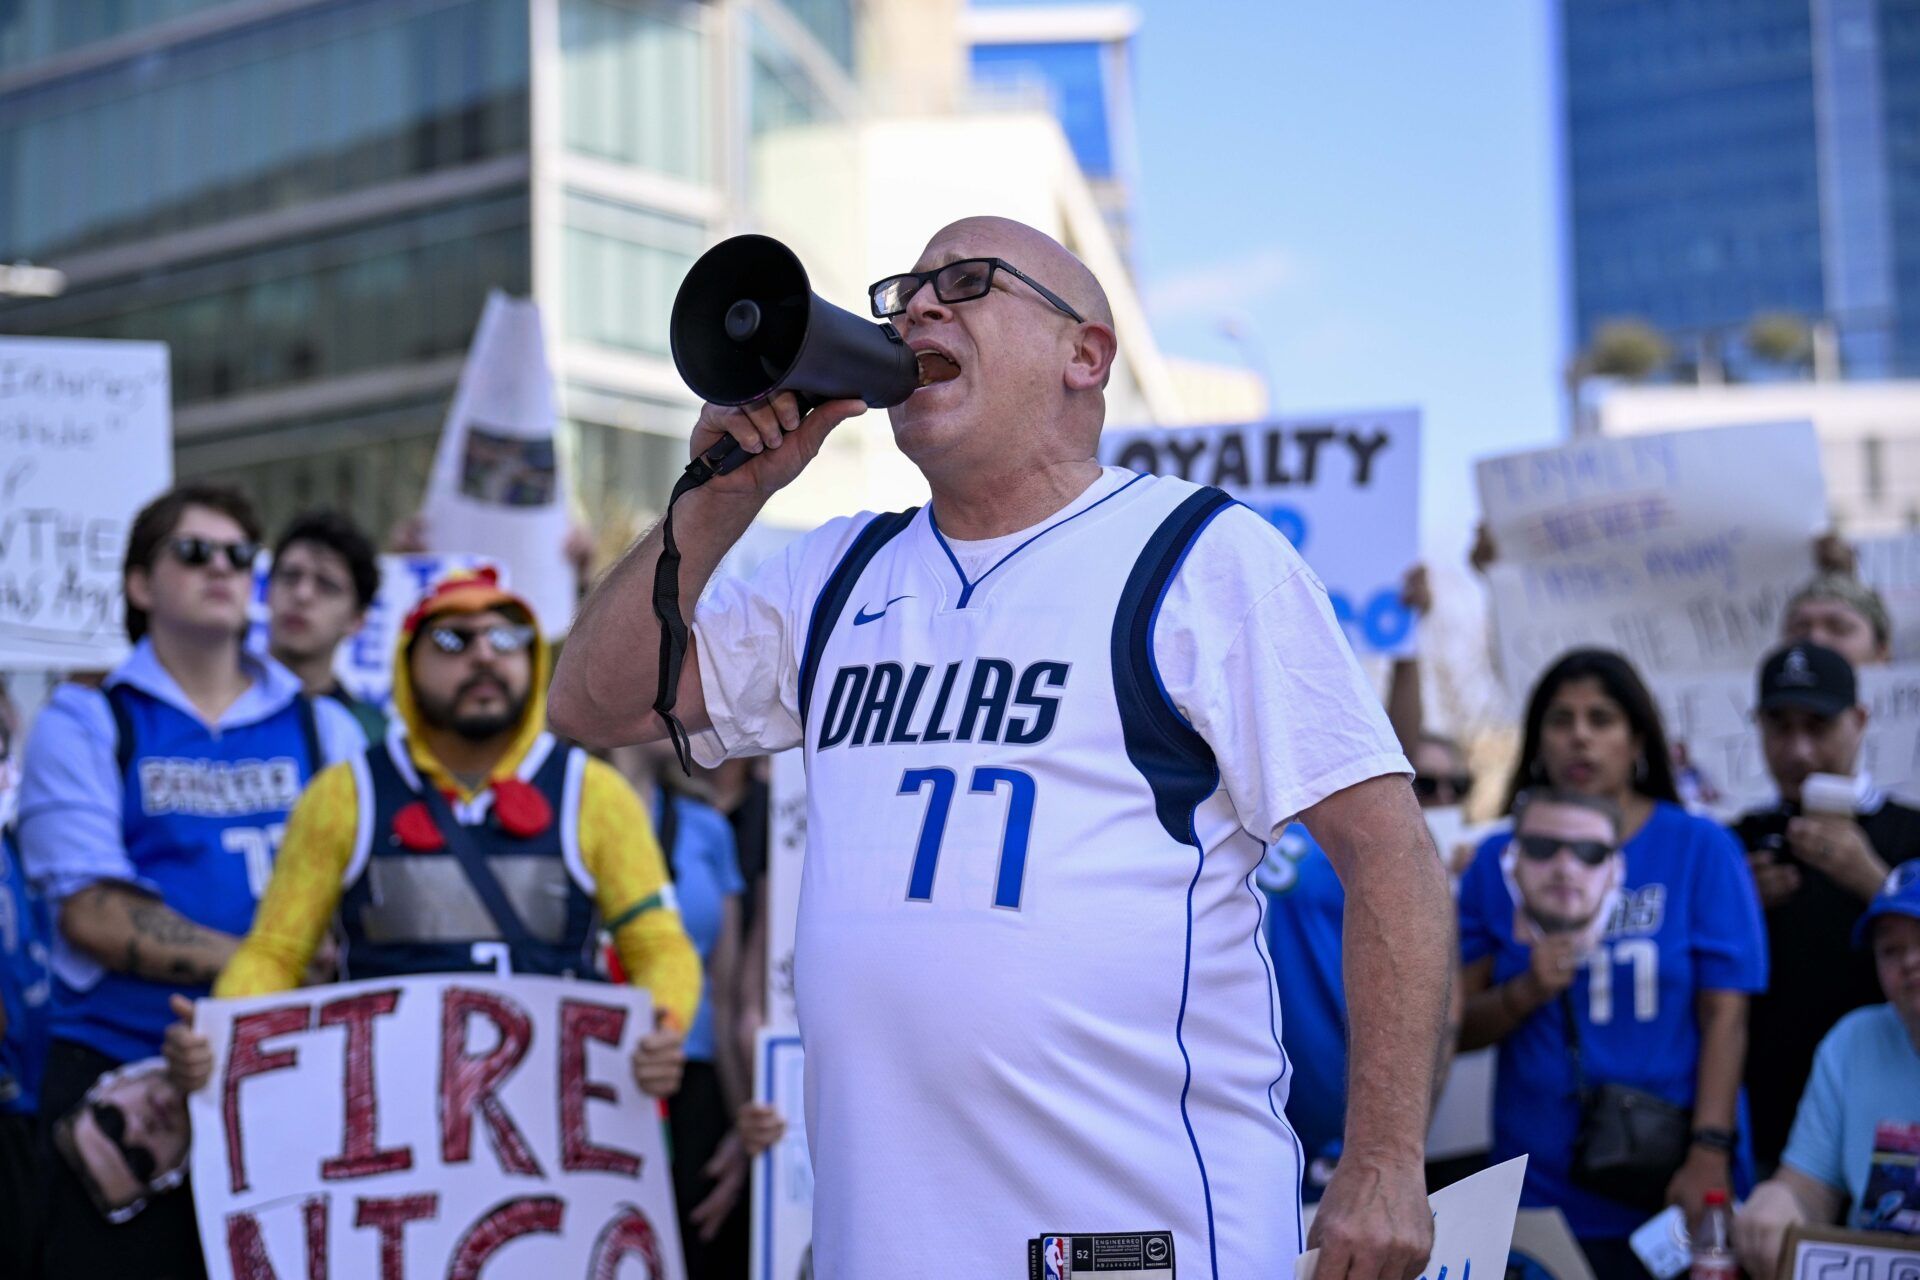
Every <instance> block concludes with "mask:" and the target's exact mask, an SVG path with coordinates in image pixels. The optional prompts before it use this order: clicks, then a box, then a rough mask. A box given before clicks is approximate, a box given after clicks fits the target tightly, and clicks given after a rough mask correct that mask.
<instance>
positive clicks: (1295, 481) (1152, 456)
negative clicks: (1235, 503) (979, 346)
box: [1100, 409, 1420, 654]
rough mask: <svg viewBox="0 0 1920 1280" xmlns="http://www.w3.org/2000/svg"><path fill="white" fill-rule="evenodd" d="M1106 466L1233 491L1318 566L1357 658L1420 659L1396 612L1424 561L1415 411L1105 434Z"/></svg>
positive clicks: (1407, 615) (1407, 616)
mask: <svg viewBox="0 0 1920 1280" xmlns="http://www.w3.org/2000/svg"><path fill="white" fill-rule="evenodd" d="M1100 455H1101V459H1102V460H1103V461H1105V462H1107V463H1110V464H1112V465H1114V466H1120V467H1126V468H1128V469H1130V470H1133V471H1147V472H1152V473H1153V474H1155V475H1163V476H1179V477H1180V478H1181V479H1183V480H1191V481H1193V482H1194V483H1195V484H1204V485H1214V486H1216V487H1218V488H1222V489H1225V490H1226V491H1227V492H1228V493H1230V494H1232V495H1233V496H1234V497H1236V498H1238V499H1240V500H1241V501H1242V502H1244V503H1246V504H1247V506H1249V507H1250V508H1252V509H1253V511H1254V512H1255V513H1257V514H1258V515H1259V516H1260V517H1261V518H1262V519H1264V520H1266V521H1268V522H1269V523H1271V524H1272V525H1273V527H1274V528H1276V529H1278V530H1279V531H1280V532H1281V533H1282V534H1283V535H1284V536H1285V537H1286V539H1287V541H1289V542H1291V543H1292V544H1293V546H1294V549H1295V550H1297V551H1298V552H1299V553H1300V554H1301V555H1302V556H1303V557H1304V558H1305V559H1306V562H1307V563H1308V564H1309V565H1311V566H1312V567H1313V570H1314V572H1315V573H1317V574H1318V575H1319V576H1320V579H1321V581H1322V582H1324V583H1326V586H1327V595H1328V597H1329V600H1330V602H1331V603H1332V605H1333V612H1334V615H1335V616H1336V617H1338V618H1339V619H1340V623H1341V625H1342V627H1344V628H1345V629H1346V633H1347V639H1348V640H1349V641H1350V642H1351V643H1352V644H1353V647H1354V648H1355V649H1356V650H1358V651H1359V652H1361V653H1384V654H1405V653H1409V652H1411V651H1412V649H1413V642H1414V619H1413V615H1412V613H1411V612H1410V611H1409V610H1407V609H1406V607H1405V606H1404V605H1402V604H1401V602H1400V581H1401V578H1402V576H1403V575H1404V574H1405V573H1406V571H1407V570H1408V569H1410V568H1412V567H1413V563H1414V560H1415V559H1416V558H1417V557H1418V555H1419V533H1420V415H1419V413H1418V412H1416V411H1414V410H1411V409H1395V410H1388V411H1385V412H1378V413H1343V414H1331V415H1323V416H1316V417H1310V418H1287V419H1282V420H1280V421H1277V422H1262V423H1248V424H1234V425H1228V426H1217V427H1170V428H1153V429H1149V430H1143V431H1109V432H1107V433H1106V434H1105V435H1104V436H1102V437H1101V440H1100Z"/></svg>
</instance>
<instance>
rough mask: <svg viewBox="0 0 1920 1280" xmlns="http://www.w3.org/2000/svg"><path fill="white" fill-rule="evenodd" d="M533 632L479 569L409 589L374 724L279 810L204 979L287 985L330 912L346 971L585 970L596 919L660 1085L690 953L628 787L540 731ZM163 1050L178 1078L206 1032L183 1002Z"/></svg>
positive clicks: (676, 1058) (673, 1046)
mask: <svg viewBox="0 0 1920 1280" xmlns="http://www.w3.org/2000/svg"><path fill="white" fill-rule="evenodd" d="M547 664H548V657H547V648H546V642H545V641H544V640H543V639H542V638H541V635H540V631H539V628H538V626H537V624H536V622H535V619H534V614H533V609H532V607H531V606H530V605H528V604H527V602H526V601H525V600H523V599H521V598H520V597H519V596H516V595H514V594H512V593H511V592H508V591H506V590H504V589H503V588H501V586H500V585H499V581H498V576H497V574H496V573H495V572H494V571H493V570H492V569H484V570H481V571H479V572H477V573H471V574H455V575H452V576H450V577H449V578H447V579H445V580H444V581H442V582H441V583H440V584H439V585H437V586H436V587H435V588H434V589H433V590H432V591H430V592H428V593H427V594H426V596H425V597H423V598H422V599H421V601H420V602H419V604H418V605H417V606H416V607H415V608H414V610H413V612H412V613H410V614H409V615H408V617H407V618H406V620H405V622H404V623H403V624H402V626H401V629H400V638H399V641H398V645H397V648H396V650H395V653H394V663H393V673H394V683H393V713H394V724H393V726H392V728H391V730H390V731H389V734H388V736H387V738H386V739H385V740H383V741H381V742H378V743H375V744H374V745H373V746H372V747H371V748H369V749H367V750H366V751H365V752H364V753H362V754H360V755H358V756H356V757H355V758H354V759H353V760H352V761H350V762H349V763H348V764H347V765H346V766H344V767H340V768H335V769H330V770H328V771H327V772H326V773H323V774H321V775H320V777H319V778H317V779H315V780H314V783H313V785H312V786H311V787H309V788H308V789H307V794H306V795H305V796H303V797H302V798H301V801H300V805H299V807H298V808H296V809H295V810H294V813H293V817H292V819H291V821H290V822H289V823H288V826H287V838H286V843H285V845H284V846H283V847H282V849H281V851H280V859H279V862H278V863H277V864H276V866H275V868H274V874H273V883H272V885H271V886H269V888H268V890H267V895H266V898H265V900H264V901H263V902H262V903H261V906H260V913H259V918H258V919H257V920H256V921H255V923H254V927H253V931H252V932H251V933H249V934H248V935H247V938H246V941H245V942H244V943H243V944H242V945H241V946H240V949H239V951H238V953H237V954H236V955H235V956H234V958H233V961H232V963H231V964H229V965H228V966H227V968H226V970H225V971H224V972H223V973H221V975H220V979H219V981H218V982H217V983H216V984H215V986H214V994H215V995H218V996H223V997H225V996H247V995H263V994H266V993H269V992H274V991H285V990H288V989H290V988H292V987H295V986H298V985H299V982H300V975H301V973H302V971H303V970H305V968H306V967H307V965H308V963H309V962H310V961H311V960H312V958H313V956H314V954H315V952H316V950H317V949H318V947H319V945H320V943H321V940H322V938H323V937H325V935H326V933H327V930H328V928H329V926H331V925H332V924H334V922H335V921H336V919H337V921H338V924H339V928H340V932H341V934H342V938H343V942H344V946H343V947H342V954H341V969H342V972H341V977H342V979H343V980H345V981H355V980H358V979H361V978H377V977H385V976H389V975H394V974H416V973H475V972H478V973H500V974H508V973H534V974H550V975H556V976H562V977H578V978H586V979H597V978H599V977H601V976H602V968H601V962H600V955H601V950H600V948H601V942H600V939H601V933H602V931H603V930H605V931H607V932H610V933H611V934H612V935H613V942H614V946H615V948H616V950H617V951H618V953H619V956H620V960H621V963H622V965H623V966H624V967H625V970H626V972H627V974H628V975H629V978H630V981H632V983H633V984H634V985H635V986H639V987H644V988H646V989H647V990H648V991H650V992H651V993H652V995H653V1000H654V1006H655V1009H656V1016H657V1022H658V1025H657V1027H656V1029H655V1030H654V1031H653V1032H651V1033H650V1034H649V1035H647V1036H645V1037H643V1038H642V1040H641V1042H640V1044H639V1046H638V1051H637V1053H636V1056H635V1058H634V1060H633V1063H632V1068H633V1073H634V1079H635V1080H636V1081H637V1082H638V1083H639V1085H640V1087H641V1088H642V1089H644V1090H646V1091H647V1092H649V1093H652V1094H655V1095H657V1096H666V1095H668V1094H671V1093H673V1092H674V1090H675V1089H676V1088H678V1086H679V1083H680V1073H681V1068H682V1066H683V1065H684V1053H683V1050H682V1042H683V1040H684V1038H685V1033H686V1029H687V1028H688V1027H690V1026H691V1025H692V1023H693V1016H694V1012H695V1009H696V1008H697V1006H698V1003H699V1000H700V981H701V979H700V960H699V956H698V954H697V953H696V952H695V951H694V949H693V944H692V943H691V942H689V941H688V939H687V935H686V931H685V929H684V928H683V927H682V926H681V922H680V913H679V910H678V908H677V906H676V904H675V900H674V896H673V890H672V887H671V884H670V883H669V881H668V879H667V876H666V869H665V864H664V863H663V862H662V860H661V856H660V849H659V845H658V844H657V843H656V842H655V840H654V837H653V830H652V825H651V824H650V823H649V822H648V821H647V817H646V813H645V811H644V810H643V809H642V808H641V805H640V801H639V798H638V797H637V796H635V795H634V793H633V789H632V788H631V787H629V786H628V785H627V783H626V781H625V779H623V778H622V777H621V776H620V775H619V773H617V772H616V771H615V770H614V769H613V768H612V766H610V765H608V764H606V763H605V762H604V761H600V760H596V759H593V758H592V757H590V756H589V755H587V753H586V752H585V751H583V750H581V749H580V748H578V747H575V746H573V745H571V744H569V743H565V742H561V741H559V740H558V739H556V738H555V737H554V736H553V735H552V734H550V733H548V732H547V729H546V706H545V698H544V696H543V690H544V689H545V687H546V673H547ZM179 1013H180V1015H181V1018H182V1021H181V1022H180V1023H177V1024H176V1025H175V1027H174V1028H173V1029H172V1030H171V1031H169V1033H168V1043H167V1056H168V1059H169V1060H170V1061H171V1062H173V1063H174V1065H175V1074H176V1075H177V1076H178V1077H180V1079H181V1080H182V1081H183V1082H185V1084H186V1085H187V1086H188V1087H189V1088H190V1089H192V1088H198V1087H199V1086H200V1085H201V1084H203V1083H204V1082H205V1080H206V1076H207V1073H208V1070H209V1068H210V1066H211V1061H212V1058H211V1052H210V1047H209V1046H208V1045H207V1042H206V1040H205V1039H204V1038H202V1037H200V1036H198V1035H197V1034H195V1033H194V1032H193V1031H192V1030H191V1028H190V1026H189V1025H188V1024H187V1022H186V1021H185V1019H187V1018H188V1017H190V1016H191V1013H192V1010H191V1009H190V1008H186V1007H182V1008H181V1009H180V1010H179Z"/></svg>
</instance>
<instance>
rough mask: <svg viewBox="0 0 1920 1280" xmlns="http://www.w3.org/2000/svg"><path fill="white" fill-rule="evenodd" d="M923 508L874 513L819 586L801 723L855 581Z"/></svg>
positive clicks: (803, 667) (804, 667)
mask: <svg viewBox="0 0 1920 1280" xmlns="http://www.w3.org/2000/svg"><path fill="white" fill-rule="evenodd" d="M919 510H920V508H918V507H908V508H907V509H906V510H905V511H890V512H888V513H886V514H885V515H878V516H875V517H874V518H873V519H872V520H870V521H868V522H867V527H866V528H864V529H862V530H861V531H860V532H859V534H858V535H857V536H856V537H855V538H854V540H853V545H852V546H850V547H848V548H847V553H846V554H845V555H843V556H841V557H840V563H839V564H837V565H835V566H834V567H833V572H832V573H830V574H828V575H827V581H826V584H825V585H824V586H822V587H821V588H820V597H819V599H817V600H816V601H814V605H813V616H812V617H811V618H810V619H808V622H807V647H806V649H805V650H804V651H803V652H802V654H801V658H800V723H801V724H802V725H804V724H806V722H807V708H808V707H809V706H810V705H811V704H812V702H813V681H814V677H815V676H817V675H818V674H819V673H820V658H821V655H822V654H824V653H825V652H826V648H827V639H828V637H830V636H831V635H832V634H833V627H834V624H835V623H836V622H838V621H839V620H840V615H841V614H842V613H845V612H846V609H847V599H848V597H850V596H851V595H852V594H853V587H854V584H855V583H857V582H858V581H859V580H860V575H861V574H862V573H863V572H865V571H866V567H867V565H868V564H869V563H870V562H871V561H872V560H873V557H874V556H875V555H877V554H879V551H880V548H881V547H884V546H885V545H886V544H887V543H889V542H891V541H892V540H893V539H894V538H895V537H896V536H897V535H899V534H900V533H901V532H902V531H903V530H904V529H905V528H906V527H907V526H908V525H909V524H911V523H913V517H914V514H915V513H916V512H918V511H919Z"/></svg>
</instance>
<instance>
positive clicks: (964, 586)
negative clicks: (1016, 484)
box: [927, 472, 1147, 609]
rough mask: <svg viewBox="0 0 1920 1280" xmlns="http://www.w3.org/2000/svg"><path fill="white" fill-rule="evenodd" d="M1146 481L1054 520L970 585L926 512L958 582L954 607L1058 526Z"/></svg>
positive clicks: (1131, 482)
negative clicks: (958, 597)
mask: <svg viewBox="0 0 1920 1280" xmlns="http://www.w3.org/2000/svg"><path fill="white" fill-rule="evenodd" d="M1146 478H1147V476H1146V473H1145V472H1142V473H1141V474H1139V475H1137V476H1135V477H1134V478H1133V479H1131V480H1129V481H1127V482H1126V483H1125V484H1123V485H1121V486H1120V487H1119V488H1118V489H1115V490H1114V491H1113V492H1112V493H1110V494H1108V495H1107V496H1106V497H1104V498H1101V499H1100V500H1099V501H1097V502H1089V503H1088V504H1087V505H1086V506H1084V507H1082V508H1080V509H1079V510H1078V511H1076V512H1074V513H1073V514H1072V515H1070V516H1064V517H1062V518H1061V519H1059V520H1055V521H1054V522H1053V523H1052V524H1050V525H1048V526H1047V527H1046V528H1044V529H1042V530H1040V532H1038V533H1036V534H1034V535H1033V536H1032V537H1031V538H1028V539H1027V540H1026V541H1025V542H1023V543H1021V544H1020V545H1019V546H1017V547H1015V548H1014V549H1013V550H1011V551H1009V552H1007V554H1005V555H1004V556H1001V557H1000V558H999V559H998V560H996V561H994V562H993V564H992V565H991V566H989V567H988V569H987V571H986V572H985V573H983V574H981V575H980V576H979V577H977V578H975V579H974V580H973V581H971V582H969V581H967V574H966V570H964V569H962V568H961V567H960V559H959V557H958V556H956V555H954V554H953V548H952V547H950V546H948V545H947V536H946V535H945V534H943V533H941V532H940V522H939V521H938V520H936V519H934V515H933V511H932V509H931V508H929V509H928V511H927V525H928V527H929V528H931V529H932V530H933V536H934V539H935V540H936V541H938V542H939V544H940V549H941V550H942V551H944V552H946V553H947V563H949V564H951V565H952V566H953V572H954V575H955V576H956V577H958V578H959V579H960V602H959V604H958V605H956V606H955V607H956V608H959V609H964V608H966V607H967V602H968V601H969V600H971V599H973V593H974V591H975V590H976V589H977V588H978V587H979V586H980V584H981V583H983V582H985V581H986V580H987V579H988V578H989V577H991V576H992V574H993V572H994V570H996V569H998V568H999V567H1000V566H1001V565H1003V564H1005V563H1006V562H1007V561H1009V560H1011V559H1013V558H1014V557H1015V556H1017V555H1019V554H1020V553H1021V552H1022V551H1025V550H1026V549H1027V548H1028V547H1030V546H1032V545H1033V544H1034V543H1036V542H1038V541H1039V540H1040V539H1042V538H1044V537H1046V536H1047V535H1048V534H1050V533H1052V532H1053V531H1054V530H1055V529H1058V528H1059V527H1060V526H1061V525H1063V524H1070V523H1072V522H1073V521H1075V520H1078V519H1079V518H1080V517H1081V516H1083V515H1085V514H1087V512H1089V511H1091V510H1093V509H1094V508H1095V507H1097V506H1099V505H1100V504H1101V503H1102V502H1111V501H1113V500H1114V499H1115V498H1117V497H1119V496H1120V495H1121V494H1123V493H1125V492H1126V491H1127V490H1129V489H1131V488H1133V486H1135V485H1136V484H1139V483H1140V482H1141V481H1142V480H1145V479H1146Z"/></svg>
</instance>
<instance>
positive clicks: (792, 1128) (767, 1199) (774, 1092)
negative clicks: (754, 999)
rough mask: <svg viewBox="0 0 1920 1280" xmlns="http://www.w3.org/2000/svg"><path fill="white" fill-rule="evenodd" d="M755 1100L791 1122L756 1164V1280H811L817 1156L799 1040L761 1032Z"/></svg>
mask: <svg viewBox="0 0 1920 1280" xmlns="http://www.w3.org/2000/svg"><path fill="white" fill-rule="evenodd" d="M753 1096H754V1098H755V1100H756V1101H759V1102H764V1103H767V1104H769V1105H771V1106H772V1107H774V1108H775V1109H776V1110H778V1111H779V1112H780V1114H781V1115H783V1116H785V1117H786V1120H787V1132H786V1136H784V1137H783V1138H781V1139H780V1141H778V1142H776V1143H774V1144H773V1145H772V1146H771V1147H768V1148H767V1149H766V1150H765V1151H764V1152H762V1153H761V1155H760V1158H759V1159H757V1160H755V1161H754V1162H753V1244H752V1262H751V1265H750V1266H749V1268H748V1271H749V1273H750V1274H751V1275H752V1276H753V1277H754V1280H811V1272H812V1257H811V1251H810V1246H811V1244H812V1242H813V1156H812V1154H811V1153H809V1152H808V1150H807V1126H806V1124H805V1120H804V1117H805V1115H806V1058H805V1056H804V1055H803V1054H802V1052H801V1050H800V1037H799V1036H797V1035H792V1034H786V1033H781V1032H776V1031H770V1030H766V1029H764V1028H763V1029H762V1030H761V1032H760V1037H759V1048H758V1053H757V1058H756V1061H755V1065H754V1075H753Z"/></svg>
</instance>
